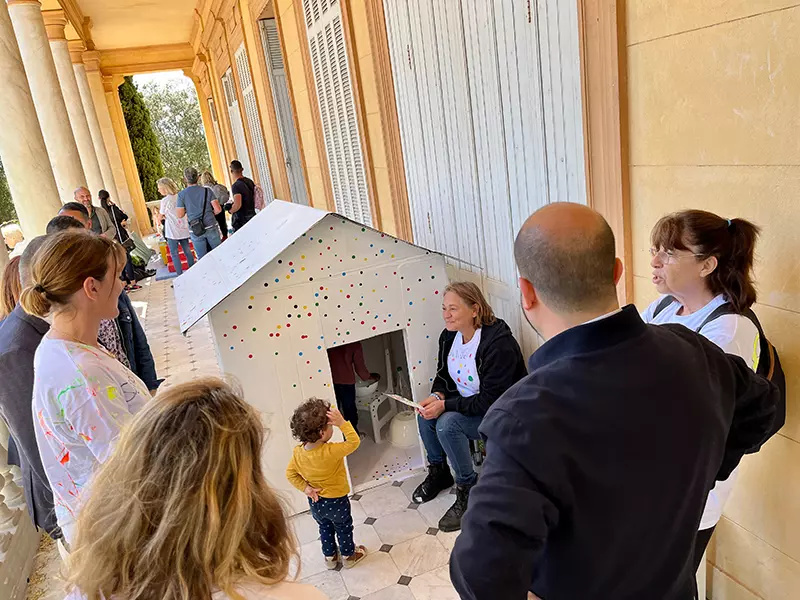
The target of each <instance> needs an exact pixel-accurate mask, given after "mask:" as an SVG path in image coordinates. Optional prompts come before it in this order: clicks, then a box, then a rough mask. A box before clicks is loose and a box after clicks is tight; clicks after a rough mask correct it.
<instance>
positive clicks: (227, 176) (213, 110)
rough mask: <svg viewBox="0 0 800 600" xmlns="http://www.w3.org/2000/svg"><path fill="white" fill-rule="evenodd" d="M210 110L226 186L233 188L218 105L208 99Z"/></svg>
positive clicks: (211, 99)
mask: <svg viewBox="0 0 800 600" xmlns="http://www.w3.org/2000/svg"><path fill="white" fill-rule="evenodd" d="M208 110H209V112H210V113H211V124H212V126H213V127H214V137H216V138H217V152H219V160H220V162H221V163H222V171H223V177H224V178H225V185H227V186H228V187H229V188H230V187H231V176H230V172H229V171H228V165H226V164H225V149H224V147H223V145H222V130H221V129H220V127H219V117H218V116H217V105H216V104H215V103H214V99H213V98H209V99H208Z"/></svg>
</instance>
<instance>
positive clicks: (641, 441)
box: [450, 306, 783, 600]
mask: <svg viewBox="0 0 800 600" xmlns="http://www.w3.org/2000/svg"><path fill="white" fill-rule="evenodd" d="M529 367H530V375H528V376H527V377H526V378H525V379H523V380H522V381H520V382H519V383H518V384H517V385H516V386H514V387H513V388H511V389H510V390H509V391H508V392H507V393H506V394H504V395H503V396H502V397H501V398H500V399H499V400H497V402H495V403H494V404H493V405H492V407H491V408H490V409H489V411H488V412H487V413H486V416H485V418H484V420H483V423H482V424H481V427H480V432H481V433H482V435H483V436H484V437H485V438H486V449H487V456H486V461H485V463H484V464H483V468H482V471H481V476H480V479H479V480H478V484H477V486H476V487H475V488H473V489H472V492H471V494H470V498H469V508H468V510H467V512H466V514H465V516H464V520H463V522H462V533H461V535H460V537H459V538H458V540H457V541H456V545H455V549H454V550H453V556H452V559H451V562H450V572H451V577H452V580H453V584H454V585H455V587H456V589H457V591H458V592H459V593H460V595H461V598H462V599H463V600H496V599H499V598H503V599H505V598H508V599H512V598H519V599H520V600H523V599H524V598H525V597H526V593H527V591H528V590H530V591H532V592H533V593H534V594H536V595H537V596H539V597H540V598H543V599H544V600H578V599H580V600H611V599H613V600H691V599H692V598H693V596H694V573H693V572H692V571H693V569H692V550H693V545H694V539H695V534H696V533H697V528H698V525H699V524H700V516H701V514H702V512H703V507H704V506H705V503H706V498H707V496H708V492H709V490H710V489H711V487H712V486H713V485H714V482H715V481H717V480H724V479H727V478H728V476H729V475H730V474H731V471H733V469H734V468H735V467H736V466H737V465H738V464H739V461H740V459H741V458H742V456H743V455H744V454H747V453H750V452H755V451H757V450H758V449H759V448H760V446H761V444H762V443H763V442H764V441H765V440H766V438H767V437H768V436H769V434H770V431H771V428H772V425H773V422H774V421H775V420H776V419H778V420H780V419H782V418H783V416H782V415H780V414H778V412H779V411H778V410H777V409H776V406H777V404H778V399H779V392H778V389H777V388H776V387H775V386H774V385H772V384H771V383H769V382H768V381H767V380H766V379H764V378H762V377H760V376H758V375H756V374H755V373H753V372H752V371H751V370H750V369H749V368H748V367H747V366H746V364H745V363H744V361H742V360H741V359H740V358H738V357H734V356H728V355H726V354H725V353H723V352H722V350H720V349H719V348H718V347H717V346H716V345H714V344H712V343H711V342H709V341H708V340H706V339H705V338H703V337H702V336H699V335H697V334H695V333H693V332H691V331H689V330H688V329H686V328H684V327H682V326H680V325H660V326H653V325H645V324H644V322H642V320H641V318H640V317H639V314H638V312H636V310H635V308H634V307H632V306H628V307H626V308H625V309H623V310H622V311H621V312H620V313H618V314H615V315H613V316H610V317H607V318H605V319H602V320H599V321H595V322H592V323H587V324H584V325H581V326H578V327H574V328H572V329H569V330H567V331H565V332H563V333H561V334H560V335H558V336H556V337H554V338H553V339H551V340H549V341H548V342H547V343H545V344H544V345H543V346H542V347H541V348H539V350H537V351H536V353H535V354H534V355H533V356H532V357H531V359H530V362H529Z"/></svg>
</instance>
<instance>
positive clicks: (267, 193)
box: [235, 42, 275, 203]
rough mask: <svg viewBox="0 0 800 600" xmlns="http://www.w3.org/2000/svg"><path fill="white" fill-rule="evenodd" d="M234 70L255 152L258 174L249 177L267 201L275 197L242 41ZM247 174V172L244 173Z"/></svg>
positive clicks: (256, 103)
mask: <svg viewBox="0 0 800 600" xmlns="http://www.w3.org/2000/svg"><path fill="white" fill-rule="evenodd" d="M235 59H236V71H237V73H238V75H239V86H240V89H241V91H242V100H243V101H244V114H245V117H246V118H247V127H248V129H250V140H251V141H252V143H253V153H254V154H255V159H256V166H257V168H258V174H257V176H256V173H255V172H253V173H252V174H250V177H252V178H253V179H255V180H257V181H258V182H259V183H260V184H261V189H263V190H264V197H265V201H266V202H267V203H269V202H271V201H272V200H273V198H275V193H274V192H273V190H272V178H271V177H270V173H269V163H268V162H267V147H266V145H265V144H264V132H263V131H261V119H260V118H259V116H258V102H257V100H256V91H255V88H254V87H253V77H252V74H251V73H250V63H249V62H248V61H247V51H246V50H245V48H244V42H242V45H241V46H239V49H238V50H237V51H236V54H235ZM245 175H248V173H245Z"/></svg>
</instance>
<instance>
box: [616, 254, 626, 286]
mask: <svg viewBox="0 0 800 600" xmlns="http://www.w3.org/2000/svg"><path fill="white" fill-rule="evenodd" d="M624 272H625V267H624V266H623V264H622V261H621V260H620V259H618V258H615V259H614V285H617V284H618V283H619V280H620V279H622V274H623V273H624Z"/></svg>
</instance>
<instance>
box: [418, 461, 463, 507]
mask: <svg viewBox="0 0 800 600" xmlns="http://www.w3.org/2000/svg"><path fill="white" fill-rule="evenodd" d="M454 483H455V482H454V481H453V475H452V474H451V473H450V467H448V466H447V461H445V462H443V463H441V464H438V465H435V464H430V465H428V476H427V477H426V478H425V481H423V482H422V483H420V484H419V485H418V486H417V489H415V490H414V493H413V494H412V495H411V499H412V500H413V501H414V502H416V503H417V504H424V503H425V502H429V501H430V500H433V499H434V498H436V496H438V495H439V493H440V492H443V491H444V490H449V489H450V488H451V487H453V484H454Z"/></svg>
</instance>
